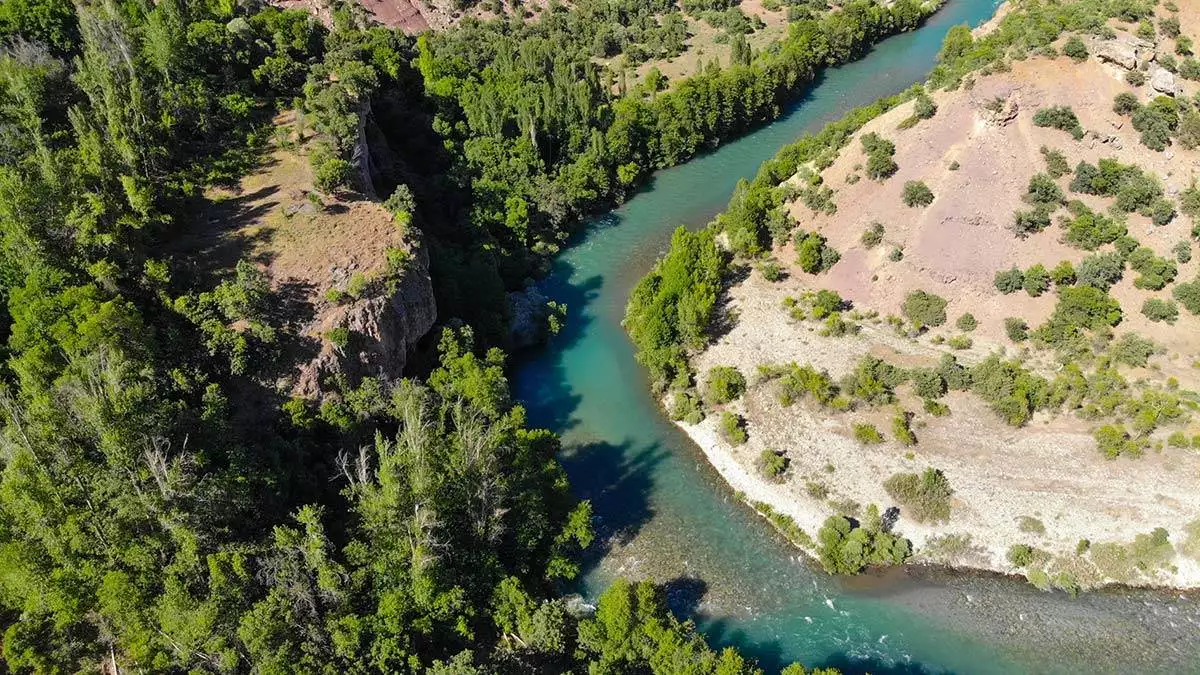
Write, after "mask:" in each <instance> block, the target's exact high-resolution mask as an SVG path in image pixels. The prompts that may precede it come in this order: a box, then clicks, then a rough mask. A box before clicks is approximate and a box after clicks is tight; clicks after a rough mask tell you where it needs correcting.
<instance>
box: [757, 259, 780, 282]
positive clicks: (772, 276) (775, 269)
mask: <svg viewBox="0 0 1200 675" xmlns="http://www.w3.org/2000/svg"><path fill="white" fill-rule="evenodd" d="M758 271H759V273H761V274H762V277H763V279H766V280H767V281H772V282H774V281H781V280H782V279H783V268H781V267H780V266H779V264H778V263H774V262H765V263H763V264H762V265H760V266H759V268H758Z"/></svg>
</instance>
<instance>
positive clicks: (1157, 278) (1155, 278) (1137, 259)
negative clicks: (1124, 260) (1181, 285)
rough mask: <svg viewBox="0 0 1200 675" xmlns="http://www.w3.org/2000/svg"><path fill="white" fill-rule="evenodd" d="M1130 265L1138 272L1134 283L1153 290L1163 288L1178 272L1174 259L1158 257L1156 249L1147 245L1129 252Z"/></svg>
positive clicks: (1136, 285) (1139, 286)
mask: <svg viewBox="0 0 1200 675" xmlns="http://www.w3.org/2000/svg"><path fill="white" fill-rule="evenodd" d="M1129 266H1130V267H1131V268H1132V269H1133V271H1135V272H1137V273H1138V277H1137V278H1136V279H1134V280H1133V285H1134V286H1135V287H1137V288H1145V289H1149V290H1152V291H1157V290H1161V289H1162V288H1163V287H1164V286H1166V285H1167V284H1169V283H1171V282H1172V281H1174V280H1175V275H1176V274H1177V273H1178V269H1177V268H1176V266H1175V261H1174V260H1168V259H1166V258H1160V257H1158V256H1157V255H1155V254H1154V250H1153V249H1151V248H1149V247H1147V246H1142V247H1139V248H1138V249H1137V250H1135V251H1134V252H1133V253H1131V254H1129Z"/></svg>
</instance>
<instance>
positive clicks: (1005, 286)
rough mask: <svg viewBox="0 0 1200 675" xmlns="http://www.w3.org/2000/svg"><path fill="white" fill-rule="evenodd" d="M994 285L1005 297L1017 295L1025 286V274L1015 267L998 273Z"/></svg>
mask: <svg viewBox="0 0 1200 675" xmlns="http://www.w3.org/2000/svg"><path fill="white" fill-rule="evenodd" d="M993 283H994V284H995V285H996V290H998V291H1000V292H1001V293H1003V294H1005V295H1008V294H1009V293H1016V292H1017V291H1019V290H1021V289H1022V288H1023V287H1024V286H1025V273H1024V272H1022V271H1021V270H1020V269H1019V268H1018V267H1017V266H1016V265H1013V266H1012V268H1011V269H1008V270H1002V271H1000V272H996V277H995V279H994V280H993Z"/></svg>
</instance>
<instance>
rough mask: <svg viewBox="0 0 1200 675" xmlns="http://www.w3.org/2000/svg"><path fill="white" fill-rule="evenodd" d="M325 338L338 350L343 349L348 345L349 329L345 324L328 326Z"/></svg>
mask: <svg viewBox="0 0 1200 675" xmlns="http://www.w3.org/2000/svg"><path fill="white" fill-rule="evenodd" d="M325 339H326V340H329V342H330V344H332V345H333V346H334V347H337V348H338V349H339V350H342V349H345V348H346V347H348V346H349V345H350V329H349V328H347V327H345V326H338V327H337V328H330V329H329V330H327V331H325Z"/></svg>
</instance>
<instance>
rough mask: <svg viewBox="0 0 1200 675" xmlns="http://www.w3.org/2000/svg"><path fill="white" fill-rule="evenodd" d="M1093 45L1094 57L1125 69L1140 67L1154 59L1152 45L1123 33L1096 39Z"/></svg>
mask: <svg viewBox="0 0 1200 675" xmlns="http://www.w3.org/2000/svg"><path fill="white" fill-rule="evenodd" d="M1093 47H1094V48H1095V52H1096V58H1098V59H1100V60H1101V61H1107V62H1108V63H1115V64H1116V65H1118V66H1121V67H1122V68H1124V69H1125V70H1133V69H1135V68H1141V67H1143V66H1145V65H1146V64H1148V63H1150V62H1151V61H1153V60H1154V45H1152V44H1150V43H1149V42H1147V41H1145V40H1143V39H1141V38H1137V37H1134V36H1132V35H1127V34H1123V35H1121V36H1120V37H1118V38H1116V39H1113V40H1096V41H1095V42H1094V43H1093Z"/></svg>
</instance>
